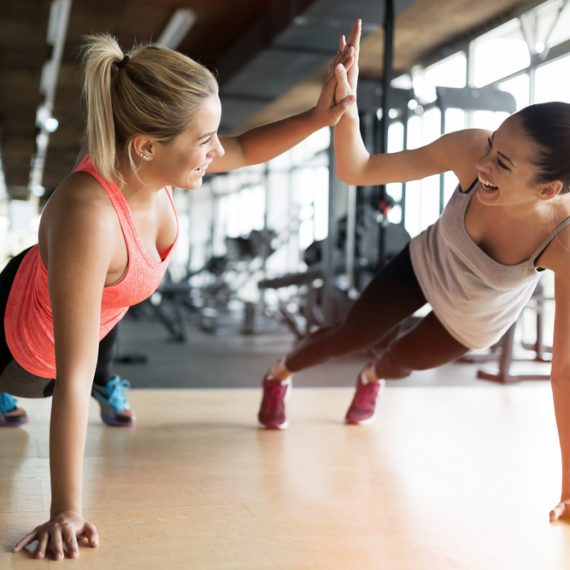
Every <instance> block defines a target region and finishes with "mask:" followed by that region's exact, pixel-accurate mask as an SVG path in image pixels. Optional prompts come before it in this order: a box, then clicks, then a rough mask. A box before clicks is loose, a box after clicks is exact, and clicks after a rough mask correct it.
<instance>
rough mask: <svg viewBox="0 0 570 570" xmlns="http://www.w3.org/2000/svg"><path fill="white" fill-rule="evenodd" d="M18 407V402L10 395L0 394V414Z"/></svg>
mask: <svg viewBox="0 0 570 570" xmlns="http://www.w3.org/2000/svg"><path fill="white" fill-rule="evenodd" d="M17 407H18V400H16V398H14V396H12V395H11V394H7V393H6V392H0V414H6V413H8V412H11V411H12V410H13V409H14V408H17Z"/></svg>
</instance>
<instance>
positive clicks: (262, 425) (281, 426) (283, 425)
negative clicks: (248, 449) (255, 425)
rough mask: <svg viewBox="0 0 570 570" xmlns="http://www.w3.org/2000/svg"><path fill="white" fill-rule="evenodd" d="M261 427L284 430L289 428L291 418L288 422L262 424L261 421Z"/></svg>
mask: <svg viewBox="0 0 570 570" xmlns="http://www.w3.org/2000/svg"><path fill="white" fill-rule="evenodd" d="M259 427H260V428H263V429H272V430H284V429H287V428H288V427H289V420H287V421H286V422H284V423H282V424H280V425H279V424H262V423H261V422H259Z"/></svg>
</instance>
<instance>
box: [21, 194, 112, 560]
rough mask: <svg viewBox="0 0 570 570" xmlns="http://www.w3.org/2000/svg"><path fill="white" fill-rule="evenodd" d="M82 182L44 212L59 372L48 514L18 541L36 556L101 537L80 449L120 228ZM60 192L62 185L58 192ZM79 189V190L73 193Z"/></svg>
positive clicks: (72, 549) (73, 552)
mask: <svg viewBox="0 0 570 570" xmlns="http://www.w3.org/2000/svg"><path fill="white" fill-rule="evenodd" d="M82 190H83V188H81V187H76V188H63V189H61V193H62V194H63V193H67V195H66V196H65V199H63V196H61V195H60V196H58V195H57V192H56V194H55V195H54V196H53V202H51V201H50V204H48V207H47V208H46V212H45V219H44V220H43V221H42V228H41V230H40V247H41V250H42V252H43V255H42V256H43V258H44V261H45V262H46V263H47V266H48V276H49V289H50V297H51V303H52V308H53V321H54V335H55V346H56V366H57V378H56V382H55V390H54V395H53V403H52V413H51V422H50V473H51V491H52V499H51V512H50V520H49V521H48V522H47V523H45V524H43V525H40V526H39V527H37V528H36V529H34V530H33V531H32V532H31V533H29V534H28V535H27V536H26V537H24V538H23V539H22V540H21V541H20V542H19V543H18V545H17V546H16V547H15V551H18V550H21V549H22V548H23V547H24V546H26V545H27V544H30V543H31V542H33V541H34V540H37V541H38V545H37V547H36V552H35V555H36V557H37V558H43V557H44V556H45V555H46V552H51V553H52V554H53V556H54V557H55V558H56V560H59V559H61V558H63V557H64V555H65V553H66V552H67V553H68V556H70V557H73V558H75V557H76V556H77V555H78V553H79V550H78V542H77V541H78V539H79V538H82V537H86V538H87V539H88V540H89V544H90V545H91V546H96V545H97V542H98V537H97V531H96V529H95V527H93V526H92V525H90V524H89V523H87V522H86V521H85V520H84V519H83V514H82V510H83V505H82V494H83V491H82V489H83V485H82V480H83V456H84V451H85V439H86V431H87V419H88V410H89V402H90V395H91V385H92V382H93V375H94V372H95V367H96V362H97V352H98V345H99V322H100V308H101V296H102V292H103V287H104V285H105V278H106V275H107V272H108V269H109V267H110V264H111V260H112V256H113V246H112V245H110V242H112V241H113V240H112V239H111V240H110V239H109V236H113V235H115V234H114V232H116V227H115V226H113V223H112V222H113V219H112V217H111V216H110V215H109V210H110V209H109V208H105V207H104V206H103V204H102V203H101V202H98V201H97V200H95V201H93V200H89V199H84V198H82V197H81V191H82ZM58 192H59V191H58ZM73 192H75V194H76V197H72V196H71V194H72V193H73Z"/></svg>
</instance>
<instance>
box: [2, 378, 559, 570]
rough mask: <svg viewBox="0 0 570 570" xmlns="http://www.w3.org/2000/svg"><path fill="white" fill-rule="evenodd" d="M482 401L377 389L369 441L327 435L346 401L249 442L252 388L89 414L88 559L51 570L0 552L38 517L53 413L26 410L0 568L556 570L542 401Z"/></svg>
mask: <svg viewBox="0 0 570 570" xmlns="http://www.w3.org/2000/svg"><path fill="white" fill-rule="evenodd" d="M463 370H467V369H465V368H463ZM471 373H472V370H471ZM482 384H484V383H475V381H474V382H473V385H472V386H461V387H449V386H443V387H418V386H416V385H412V386H411V387H408V388H406V389H402V388H396V386H395V385H394V384H389V385H388V388H387V389H386V390H385V392H384V394H383V396H382V400H381V402H380V415H379V418H378V421H377V422H376V424H375V425H373V426H370V427H366V428H365V427H348V426H345V425H343V424H342V422H341V419H342V417H343V414H344V412H345V408H346V406H347V404H348V401H349V399H350V397H351V394H352V389H351V388H348V387H335V388H323V387H319V388H298V387H296V388H295V390H294V391H293V395H292V399H291V401H290V404H289V409H290V419H291V427H290V429H289V430H288V431H286V432H267V431H263V430H259V429H257V428H256V425H255V423H254V419H255V413H256V410H257V405H258V399H259V391H258V390H257V389H251V388H244V389H171V390H154V389H147V390H140V389H139V390H133V392H132V396H131V401H132V403H133V405H134V407H135V409H136V411H137V416H138V424H137V427H136V428H134V429H130V430H128V429H127V430H120V429H111V428H107V427H104V426H103V425H102V424H101V423H100V421H99V419H98V416H97V410H96V407H95V406H96V405H95V403H93V404H92V408H91V417H90V426H89V432H88V442H87V451H86V458H85V514H86V516H87V518H88V520H90V521H92V522H93V523H95V524H96V525H97V526H98V529H99V532H100V535H101V546H100V547H99V549H97V550H91V549H89V548H82V549H81V555H80V558H79V559H78V560H66V561H64V562H54V561H47V560H46V561H35V560H32V559H30V557H29V555H28V554H27V553H21V554H19V555H16V556H14V555H12V554H10V552H9V549H10V548H11V546H12V545H13V544H14V543H15V542H16V541H17V539H18V538H19V537H20V536H21V535H23V534H24V533H25V532H27V531H29V530H30V529H31V528H33V527H34V526H35V525H37V524H39V523H41V522H44V520H45V518H46V513H47V512H48V509H49V479H48V417H49V400H45V401H44V400H27V401H23V403H24V404H25V406H26V408H27V409H28V411H29V415H30V420H31V421H30V424H29V425H28V426H25V427H24V428H20V429H4V430H0V456H1V463H0V465H1V469H0V537H1V544H2V548H1V550H0V568H2V569H3V570H8V569H17V570H26V569H28V568H40V567H49V568H70V569H71V568H80V569H94V570H95V569H97V570H98V569H101V570H115V569H121V570H122V569H131V568H132V569H137V570H145V569H153V570H154V569H156V568H172V569H175V570H179V569H180V570H181V569H187V568H189V569H200V570H202V569H204V570H214V569H247V570H255V569H259V570H281V569H282V570H305V569H307V570H308V569H315V568H323V569H327V570H336V569H339V570H341V569H342V570H345V569H347V570H348V569H358V570H368V569H383V570H392V569H394V570H408V569H409V570H439V569H442V570H448V569H473V570H494V569H497V570H499V569H500V570H508V569H517V570H525V569H529V570H530V569H532V570H539V569H540V570H558V569H567V568H569V567H570V525H569V524H567V523H557V524H549V522H548V511H549V509H550V508H551V507H553V506H554V504H555V503H556V502H557V499H558V490H559V455H558V443H557V435H556V430H555V423H554V415H553V406H552V398H551V392H550V387H549V385H548V383H547V382H529V383H524V384H519V385H516V386H497V385H493V384H484V387H481V386H482Z"/></svg>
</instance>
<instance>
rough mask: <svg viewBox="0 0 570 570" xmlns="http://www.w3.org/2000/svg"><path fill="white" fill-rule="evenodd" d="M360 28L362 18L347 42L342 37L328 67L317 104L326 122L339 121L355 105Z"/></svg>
mask: <svg viewBox="0 0 570 570" xmlns="http://www.w3.org/2000/svg"><path fill="white" fill-rule="evenodd" d="M361 28H362V24H361V21H360V20H357V21H356V22H355V23H354V26H353V27H352V30H351V32H350V35H349V38H348V42H347V41H346V39H345V37H344V35H343V36H342V37H341V38H340V41H339V50H338V53H337V55H336V57H335V58H334V60H333V61H332V63H331V65H330V67H329V72H328V75H327V79H326V81H325V83H324V85H323V88H322V90H321V94H320V96H319V100H318V101H317V105H316V108H315V110H316V112H317V113H318V114H319V115H320V116H322V117H323V119H324V120H323V122H324V123H325V124H326V125H329V126H334V125H336V124H337V123H338V121H339V120H340V118H341V117H342V115H343V114H344V113H345V111H346V110H347V109H349V108H351V107H355V104H356V82H357V79H358V53H359V50H360V34H361ZM350 82H352V83H350ZM341 84H342V87H341Z"/></svg>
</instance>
